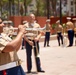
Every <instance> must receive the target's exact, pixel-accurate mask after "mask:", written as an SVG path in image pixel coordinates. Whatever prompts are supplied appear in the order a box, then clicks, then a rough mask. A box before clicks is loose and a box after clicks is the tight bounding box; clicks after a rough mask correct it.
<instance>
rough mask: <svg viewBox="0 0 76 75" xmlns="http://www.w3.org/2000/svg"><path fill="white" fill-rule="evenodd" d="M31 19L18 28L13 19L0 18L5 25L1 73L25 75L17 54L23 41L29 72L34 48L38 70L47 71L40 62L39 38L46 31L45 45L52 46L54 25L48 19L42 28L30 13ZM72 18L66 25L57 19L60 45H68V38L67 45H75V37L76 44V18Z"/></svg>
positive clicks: (0, 47)
mask: <svg viewBox="0 0 76 75" xmlns="http://www.w3.org/2000/svg"><path fill="white" fill-rule="evenodd" d="M29 20H30V21H29V22H27V21H23V25H19V27H18V28H15V27H13V22H12V21H10V20H9V21H7V20H4V21H3V22H2V19H1V18H0V21H1V23H0V27H1V26H2V27H3V31H1V30H0V32H1V33H0V75H25V74H24V71H23V70H22V68H21V66H20V64H21V63H20V61H21V60H20V59H19V58H18V56H17V50H18V49H19V48H20V47H21V44H22V42H24V43H25V45H24V46H25V47H26V55H27V73H31V69H32V59H31V55H32V49H33V52H34V56H35V64H36V68H37V72H45V71H44V70H42V68H41V63H40V62H41V61H40V57H39V52H40V51H39V50H40V47H39V39H40V38H41V36H42V35H43V33H44V34H45V39H44V47H46V44H47V46H48V47H50V45H49V41H50V32H51V30H52V26H51V25H50V21H51V20H49V19H47V20H46V24H45V26H44V27H43V28H41V27H40V25H39V24H38V23H37V22H36V21H35V15H34V14H30V15H29ZM72 20H73V22H71V18H70V17H67V23H66V24H65V27H63V26H62V25H61V24H60V20H58V21H56V27H55V30H56V35H57V41H58V46H61V45H62V46H67V45H66V43H67V42H66V41H67V38H68V41H69V45H68V46H67V47H71V46H73V43H74V38H75V45H76V18H73V19H72ZM0 29H1V28H0ZM22 39H23V41H22ZM12 40H13V41H12ZM12 44H13V45H12ZM16 46H17V47H16ZM14 47H16V48H14ZM12 48H13V50H12ZM4 57H6V58H5V61H4V60H2V59H4ZM17 61H18V62H17ZM16 63H17V64H16ZM8 66H9V67H8ZM20 71H21V73H20Z"/></svg>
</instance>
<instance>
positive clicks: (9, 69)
mask: <svg viewBox="0 0 76 75" xmlns="http://www.w3.org/2000/svg"><path fill="white" fill-rule="evenodd" d="M3 27H4V24H3V23H2V19H1V18H0V75H25V73H24V71H23V69H22V67H21V60H20V59H19V57H18V55H17V51H18V50H19V48H20V46H21V42H22V38H23V35H24V33H25V28H24V26H22V25H19V27H18V30H19V32H18V35H17V37H16V38H15V39H14V40H12V39H11V38H10V37H8V36H7V35H6V34H4V33H3Z"/></svg>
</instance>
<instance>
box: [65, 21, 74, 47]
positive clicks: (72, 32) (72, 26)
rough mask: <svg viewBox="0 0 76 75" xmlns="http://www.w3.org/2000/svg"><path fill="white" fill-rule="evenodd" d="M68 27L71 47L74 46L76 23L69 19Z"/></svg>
mask: <svg viewBox="0 0 76 75" xmlns="http://www.w3.org/2000/svg"><path fill="white" fill-rule="evenodd" d="M66 27H67V33H68V40H69V45H68V47H71V46H73V40H74V25H73V23H72V22H71V21H68V22H67V23H66Z"/></svg>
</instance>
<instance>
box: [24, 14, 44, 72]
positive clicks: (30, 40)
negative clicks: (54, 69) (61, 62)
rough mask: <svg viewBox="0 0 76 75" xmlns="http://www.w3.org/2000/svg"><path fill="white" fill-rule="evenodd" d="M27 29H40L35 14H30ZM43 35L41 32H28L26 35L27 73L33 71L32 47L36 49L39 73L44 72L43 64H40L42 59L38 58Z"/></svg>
mask: <svg viewBox="0 0 76 75" xmlns="http://www.w3.org/2000/svg"><path fill="white" fill-rule="evenodd" d="M24 25H25V27H26V28H34V29H35V28H40V25H39V24H38V23H36V22H35V15H34V14H30V16H29V22H28V23H26V24H24ZM41 35H42V32H39V31H37V30H36V31H33V30H31V31H27V34H26V38H24V39H25V41H26V44H25V47H26V54H27V70H28V71H27V73H30V72H31V69H32V59H31V55H32V47H34V55H35V60H36V66H37V71H38V72H44V71H43V70H42V69H41V63H40V58H39V56H38V54H39V39H40V37H41Z"/></svg>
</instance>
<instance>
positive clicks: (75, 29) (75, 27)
mask: <svg viewBox="0 0 76 75" xmlns="http://www.w3.org/2000/svg"><path fill="white" fill-rule="evenodd" d="M73 21H74V36H75V46H76V18H73Z"/></svg>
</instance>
